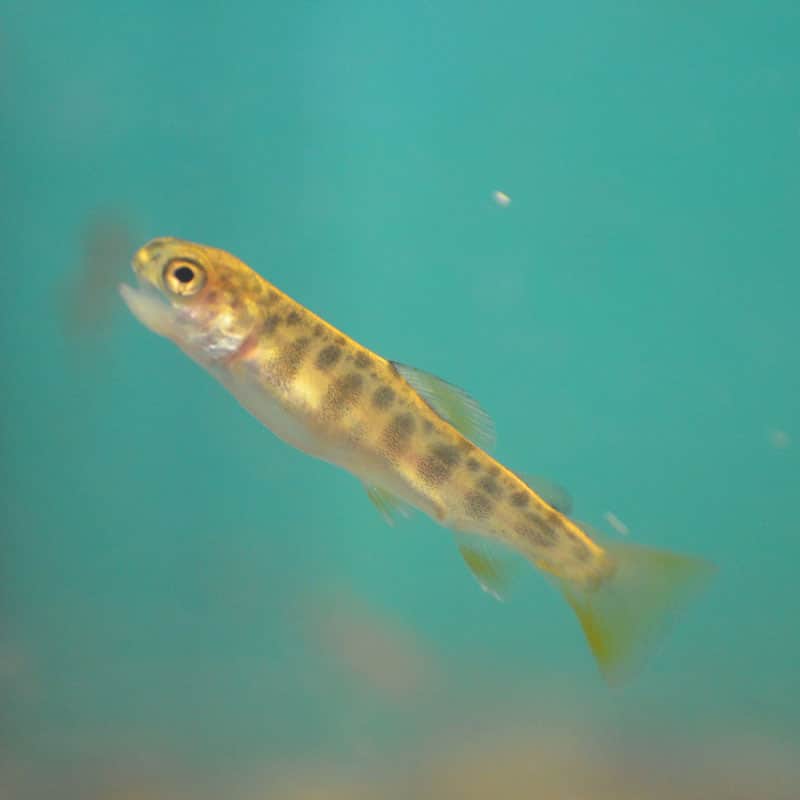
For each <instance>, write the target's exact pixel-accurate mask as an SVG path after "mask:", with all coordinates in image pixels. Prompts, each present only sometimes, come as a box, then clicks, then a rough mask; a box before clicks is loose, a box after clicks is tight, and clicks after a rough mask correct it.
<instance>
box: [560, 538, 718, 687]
mask: <svg viewBox="0 0 800 800" xmlns="http://www.w3.org/2000/svg"><path fill="white" fill-rule="evenodd" d="M604 549H605V550H606V552H607V553H608V554H609V556H610V557H611V558H612V559H613V562H614V566H615V571H614V573H613V575H612V576H611V577H610V578H609V579H607V580H606V581H604V582H603V583H602V584H601V585H600V586H598V587H596V588H584V587H579V586H576V585H574V584H571V583H569V582H568V581H561V589H562V591H563V592H564V595H565V597H566V598H567V601H568V602H569V604H570V605H571V606H572V608H573V610H574V611H575V613H576V614H577V615H578V619H579V620H580V623H581V627H582V628H583V631H584V633H585V634H586V639H587V641H588V642H589V647H591V649H592V652H593V653H594V655H595V658H596V659H597V663H598V665H599V666H600V670H601V672H602V673H603V675H604V677H605V678H606V680H607V681H608V682H609V683H611V684H619V683H621V682H622V681H623V680H624V679H625V678H626V677H629V676H630V674H631V672H632V671H633V670H634V669H635V668H636V667H638V666H639V664H640V662H641V658H642V656H643V655H644V651H645V650H646V646H647V645H648V644H650V643H652V641H653V639H654V638H655V637H656V636H657V635H658V634H659V633H661V632H663V630H664V628H665V627H666V624H667V623H668V622H669V620H670V618H671V617H672V616H673V615H674V614H675V613H676V612H677V611H678V610H680V608H681V607H682V606H683V605H684V604H685V603H686V602H687V601H688V600H689V599H690V598H691V597H692V596H693V595H694V594H695V593H696V592H697V591H699V590H700V589H701V588H702V587H703V586H704V585H705V583H706V582H707V581H708V579H709V578H710V577H711V575H712V574H713V572H714V567H713V566H712V565H711V564H709V563H708V562H706V561H703V560H701V559H697V558H691V557H688V556H681V555H677V554H675V553H669V552H666V551H663V550H651V549H649V548H646V547H639V546H637V545H632V544H627V543H613V544H605V545H604Z"/></svg>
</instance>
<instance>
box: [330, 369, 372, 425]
mask: <svg viewBox="0 0 800 800" xmlns="http://www.w3.org/2000/svg"><path fill="white" fill-rule="evenodd" d="M363 386H364V379H363V378H362V377H361V376H360V375H358V374H357V373H355V372H350V373H348V374H347V375H343V376H342V377H341V378H337V379H336V380H335V381H333V383H331V385H330V386H329V387H328V391H327V394H326V395H325V402H324V405H323V409H322V413H323V416H326V417H331V416H334V417H338V416H340V415H341V414H343V413H344V412H345V411H347V409H348V408H352V407H353V406H354V405H355V404H356V403H357V402H358V398H359V396H360V395H361V390H362V388H363Z"/></svg>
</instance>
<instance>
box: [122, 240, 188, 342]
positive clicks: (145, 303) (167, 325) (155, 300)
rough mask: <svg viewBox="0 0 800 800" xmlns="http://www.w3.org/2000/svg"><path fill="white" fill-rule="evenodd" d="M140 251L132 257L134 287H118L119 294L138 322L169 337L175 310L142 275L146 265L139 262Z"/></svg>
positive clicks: (171, 331)
mask: <svg viewBox="0 0 800 800" xmlns="http://www.w3.org/2000/svg"><path fill="white" fill-rule="evenodd" d="M141 252H142V251H141V250H140V251H139V252H138V253H136V255H135V256H134V257H133V260H132V261H131V267H132V268H133V272H134V275H135V276H136V284H137V285H135V286H131V285H130V284H127V283H121V284H120V285H119V293H120V296H121V297H122V299H123V301H124V302H125V305H126V306H128V309H129V310H130V312H131V314H133V316H134V317H136V319H138V320H139V322H141V323H142V325H144V326H145V327H146V328H149V329H150V330H151V331H153V333H157V334H158V335H159V336H167V337H171V335H172V334H173V332H174V329H175V310H174V309H173V308H172V306H171V305H170V304H169V303H168V302H167V300H166V298H165V297H164V295H163V294H162V293H161V292H160V291H159V290H158V289H157V288H156V287H155V286H153V284H152V283H151V282H150V281H149V280H147V278H146V277H145V276H144V275H143V274H142V271H143V269H144V268H145V267H146V266H147V263H146V262H145V263H143V262H142V260H140V253H141Z"/></svg>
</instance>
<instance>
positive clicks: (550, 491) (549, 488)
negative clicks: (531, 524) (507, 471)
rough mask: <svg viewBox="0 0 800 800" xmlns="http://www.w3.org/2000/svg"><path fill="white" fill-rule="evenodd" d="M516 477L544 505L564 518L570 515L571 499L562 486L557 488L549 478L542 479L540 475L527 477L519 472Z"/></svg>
mask: <svg viewBox="0 0 800 800" xmlns="http://www.w3.org/2000/svg"><path fill="white" fill-rule="evenodd" d="M517 475H518V477H519V478H521V479H522V480H523V481H525V483H527V484H528V486H530V487H531V489H533V491H534V492H536V494H538V495H539V497H541V498H542V500H544V501H545V503H548V504H549V505H551V506H553V508H554V509H555V510H556V511H560V512H561V513H562V514H563V515H564V516H565V517H566V516H569V515H570V513H572V498H571V497H570V495H569V492H568V491H567V490H566V489H565V488H564V487H563V486H559V485H558V484H557V483H554V482H553V481H551V480H550V479H549V478H544V477H542V476H541V475H528V474H527V473H525V472H519V473H517Z"/></svg>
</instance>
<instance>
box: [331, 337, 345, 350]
mask: <svg viewBox="0 0 800 800" xmlns="http://www.w3.org/2000/svg"><path fill="white" fill-rule="evenodd" d="M333 341H334V342H336V344H338V345H339V346H340V347H344V346H345V345H346V344H347V339H345V338H344V336H336V337H335V338H334V340H333Z"/></svg>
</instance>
